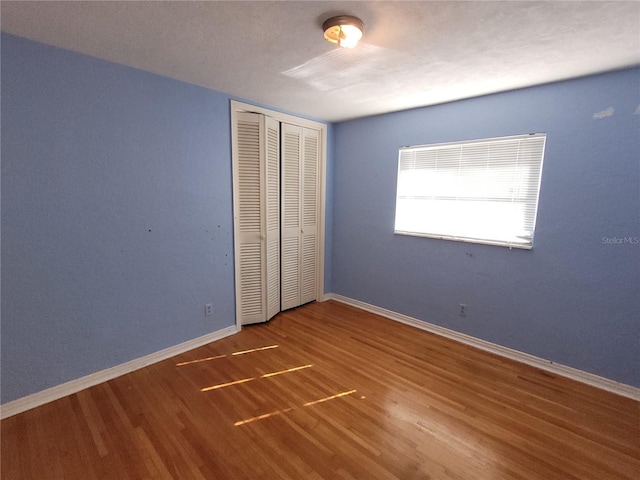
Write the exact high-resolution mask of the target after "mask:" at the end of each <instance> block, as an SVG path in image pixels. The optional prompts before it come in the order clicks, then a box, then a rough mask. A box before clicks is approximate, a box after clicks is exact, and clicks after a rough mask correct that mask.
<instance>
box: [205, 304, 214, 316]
mask: <svg viewBox="0 0 640 480" xmlns="http://www.w3.org/2000/svg"><path fill="white" fill-rule="evenodd" d="M204 315H205V317H208V316H210V315H213V303H207V304H206V305H205V306H204Z"/></svg>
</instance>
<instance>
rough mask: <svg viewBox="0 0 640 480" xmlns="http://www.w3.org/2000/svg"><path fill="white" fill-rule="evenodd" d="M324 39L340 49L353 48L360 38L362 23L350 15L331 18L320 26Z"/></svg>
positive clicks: (362, 29) (362, 28)
mask: <svg viewBox="0 0 640 480" xmlns="http://www.w3.org/2000/svg"><path fill="white" fill-rule="evenodd" d="M322 30H323V31H324V38H325V39H326V40H327V41H329V42H331V43H337V44H338V45H340V46H341V47H345V48H353V47H355V46H356V45H357V44H358V41H359V40H360V39H361V38H362V32H363V31H364V23H363V22H362V20H360V19H359V18H358V17H352V16H351V15H339V16H337V17H331V18H330V19H329V20H326V21H325V22H324V23H323V24H322Z"/></svg>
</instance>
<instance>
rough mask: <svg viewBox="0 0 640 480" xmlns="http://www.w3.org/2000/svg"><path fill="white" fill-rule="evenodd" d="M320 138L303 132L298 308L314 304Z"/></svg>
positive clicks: (307, 129) (314, 133)
mask: <svg viewBox="0 0 640 480" xmlns="http://www.w3.org/2000/svg"><path fill="white" fill-rule="evenodd" d="M319 136H320V134H319V132H318V131H317V130H312V129H309V128H304V129H303V131H302V159H301V165H302V192H301V199H302V203H301V209H300V212H301V215H302V222H301V224H302V226H301V230H300V233H301V242H300V243H301V245H302V247H301V248H302V255H301V258H300V264H301V277H300V284H301V298H300V303H301V304H303V303H307V302H311V301H313V300H316V273H317V265H318V253H317V252H318V160H319Z"/></svg>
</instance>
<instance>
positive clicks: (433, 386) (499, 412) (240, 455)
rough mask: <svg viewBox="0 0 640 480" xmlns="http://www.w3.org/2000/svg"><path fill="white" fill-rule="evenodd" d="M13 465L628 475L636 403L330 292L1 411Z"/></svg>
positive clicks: (637, 432) (528, 478)
mask: <svg viewBox="0 0 640 480" xmlns="http://www.w3.org/2000/svg"><path fill="white" fill-rule="evenodd" d="M1 448H2V450H1V455H2V458H1V459H2V462H1V466H0V469H1V470H0V473H1V474H2V478H3V479H4V478H10V479H12V480H13V479H15V480H22V479H25V480H27V479H38V480H41V479H52V480H55V479H68V478H73V479H76V478H77V479H83V480H91V479H116V478H117V479H199V480H201V479H206V480H211V479H214V480H215V479H222V480H229V479H266V480H268V479H291V480H299V479H345V480H353V479H367V480H375V479H385V480H410V479H427V478H433V479H441V480H466V479H473V480H482V479H490V480H543V479H544V480H549V479H563V480H564V479H579V480H589V479H594V480H603V479H607V480H624V479H627V480H629V479H636V478H639V477H640V403H639V402H637V401H634V400H631V399H628V398H624V397H620V396H617V395H614V394H612V393H609V392H605V391H602V390H599V389H597V388H594V387H591V386H587V385H584V384H581V383H578V382H575V381H572V380H569V379H566V378H563V377H559V376H557V375H554V374H551V373H549V372H544V371H541V370H538V369H536V368H534V367H531V366H529V365H523V364H519V363H517V362H514V361H512V360H509V359H505V358H502V357H498V356H496V355H493V354H491V353H488V352H485V351H482V350H478V349H475V348H473V347H470V346H467V345H463V344H459V343H456V342H455V341H452V340H449V339H446V338H442V337H438V336H436V335H433V334H430V333H427V332H424V331H421V330H417V329H415V328H413V327H410V326H407V325H402V324H399V323H396V322H392V321H390V320H388V319H385V318H382V317H379V316H377V315H374V314H371V313H368V312H365V311H362V310H359V309H356V308H353V307H350V306H347V305H343V304H340V303H337V302H331V301H329V302H324V303H313V304H309V305H306V306H303V307H301V308H298V309H293V310H290V311H287V312H283V313H281V314H279V315H277V316H276V317H275V318H274V319H273V320H272V321H271V322H270V323H268V324H264V325H256V326H252V327H247V328H244V329H243V330H242V332H240V333H239V334H237V335H234V336H232V337H227V338H225V339H222V340H220V341H218V342H215V343H212V344H209V345H205V346H203V347H200V348H198V349H195V350H192V351H190V352H186V353H184V354H182V355H179V356H177V357H174V358H172V359H168V360H165V361H162V362H159V363H157V364H154V365H151V366H149V367H146V368H144V369H141V370H138V371H136V372H133V373H130V374H128V375H125V376H122V377H119V378H116V379H114V380H111V381H109V382H106V383H104V384H100V385H96V386H95V387H92V388H90V389H87V390H84V391H82V392H79V393H77V394H75V395H71V396H69V397H66V398H63V399H60V400H58V401H56V402H52V403H50V404H47V405H44V406H42V407H39V408H36V409H33V410H30V411H28V412H24V413H22V414H19V415H15V416H13V417H10V418H7V419H5V420H3V421H2V424H1Z"/></svg>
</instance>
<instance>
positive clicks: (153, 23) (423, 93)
mask: <svg viewBox="0 0 640 480" xmlns="http://www.w3.org/2000/svg"><path fill="white" fill-rule="evenodd" d="M0 9H1V10H0V15H1V17H2V30H3V31H5V32H8V33H12V34H15V35H19V36H22V37H26V38H29V39H33V40H36V41H39V42H43V43H47V44H50V45H55V46H58V47H62V48H66V49H69V50H74V51H77V52H81V53H85V54H89V55H93V56H95V57H99V58H103V59H106V60H110V61H113V62H117V63H121V64H124V65H129V66H132V67H136V68H140V69H142V70H147V71H150V72H154V73H158V74H160V75H165V76H167V77H172V78H175V79H179V80H183V81H186V82H190V83H193V84H196V85H201V86H204V87H209V88H212V89H215V90H219V91H222V92H226V93H229V94H232V95H236V96H239V97H243V98H246V99H249V100H253V101H256V102H262V103H265V104H268V105H271V106H275V107H279V108H282V109H285V110H289V111H292V112H297V113H300V114H304V115H308V116H311V117H316V118H320V119H325V120H330V121H340V120H345V119H351V118H356V117H361V116H366V115H371V114H377V113H384V112H389V111H395V110H402V109H406V108H411V107H417V106H423V105H433V104H437V103H443V102H447V101H452V100H457V99H462V98H469V97H474V96H478V95H483V94H488V93H494V92H498V91H504V90H511V89H515V88H520V87H526V86H531V85H537V84H542V83H547V82H552V81H556V80H562V79H567V78H572V77H577V76H583V75H588V74H591V73H598V72H604V71H608V70H614V69H619V68H624V67H629V66H633V65H638V64H640V3H638V2H597V1H587V2H583V1H569V2H558V1H556V2H526V1H525V2H484V1H482V2H481V1H476V2H455V1H448V2H436V1H414V2H404V1H384V2H327V1H297V2H296V1H281V2H271V1H253V2H245V1H227V2H219V1H205V2H192V1H177V2H155V1H143V2H130V1H122V2H114V1H110V2H102V1H73V2H24V1H19V2H11V1H2V3H1V4H0ZM338 14H353V15H357V16H359V17H360V18H361V19H362V20H363V21H364V23H365V34H364V38H363V41H362V42H361V43H360V45H359V46H358V47H357V48H355V49H353V50H346V49H340V48H338V47H335V46H333V45H331V44H329V43H328V42H326V41H324V40H323V37H322V31H321V24H322V22H323V21H324V20H326V19H327V18H329V17H331V16H333V15H338Z"/></svg>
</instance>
